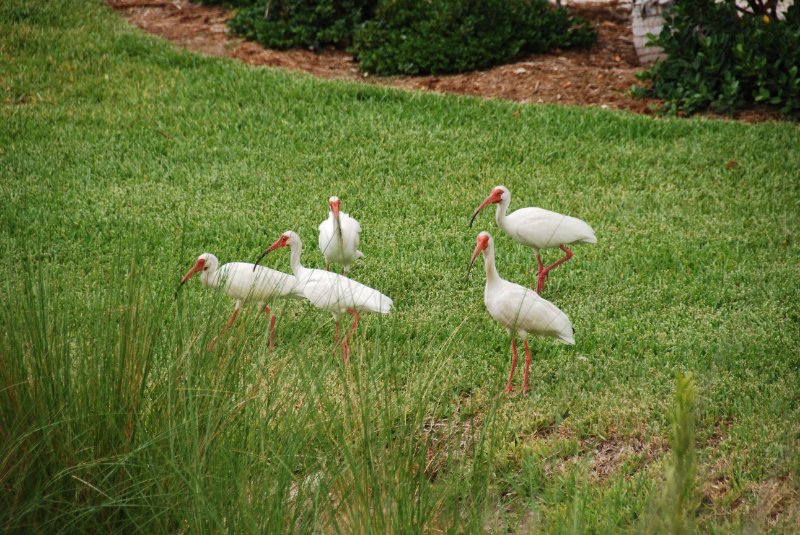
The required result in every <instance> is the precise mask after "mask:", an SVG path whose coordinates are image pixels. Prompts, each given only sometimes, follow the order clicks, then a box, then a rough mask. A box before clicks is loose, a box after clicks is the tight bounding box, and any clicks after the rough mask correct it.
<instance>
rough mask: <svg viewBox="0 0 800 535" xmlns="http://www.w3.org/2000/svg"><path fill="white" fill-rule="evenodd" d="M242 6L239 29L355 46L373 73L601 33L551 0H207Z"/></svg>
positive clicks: (274, 42) (470, 59) (478, 65)
mask: <svg viewBox="0 0 800 535" xmlns="http://www.w3.org/2000/svg"><path fill="white" fill-rule="evenodd" d="M205 3H217V4H224V5H228V6H231V7H239V9H237V10H236V12H235V15H234V16H233V18H231V20H230V21H229V23H228V26H229V27H230V29H231V31H232V32H233V33H234V34H236V35H239V36H241V37H244V38H246V39H250V40H252V41H256V42H258V43H261V44H262V45H264V46H266V47H268V48H276V49H287V48H298V47H310V48H319V47H323V46H334V47H338V48H341V49H344V48H348V49H349V50H350V51H351V52H352V53H353V55H354V56H355V57H356V58H357V59H358V60H359V67H360V68H361V69H362V70H363V71H365V72H369V73H375V74H380V75H392V74H429V73H433V74H437V73H451V72H465V71H471V70H475V69H482V68H485V67H490V66H492V65H498V64H501V63H505V62H509V61H512V60H514V59H515V58H518V57H520V56H522V55H524V54H532V53H537V52H538V53H543V52H548V51H550V50H552V49H554V48H573V47H581V46H583V47H585V46H589V45H591V44H593V43H594V42H595V41H596V40H597V33H596V32H595V31H594V30H593V29H592V28H591V26H590V25H589V24H588V23H586V22H585V21H582V20H580V19H578V18H574V17H570V16H569V14H568V13H567V10H566V9H564V8H555V7H552V6H550V5H548V3H547V2H546V1H545V0H511V1H509V0H433V1H429V2H419V1H417V0H386V1H378V0H349V1H347V2H340V1H332V0H314V1H307V0H270V1H267V2H263V1H258V0H237V1H235V2H229V1H226V0H205Z"/></svg>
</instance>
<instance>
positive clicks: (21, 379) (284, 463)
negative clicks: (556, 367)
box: [0, 265, 493, 533]
mask: <svg viewBox="0 0 800 535" xmlns="http://www.w3.org/2000/svg"><path fill="white" fill-rule="evenodd" d="M112 271H113V272H115V273H120V275H117V276H110V278H109V280H111V281H112V284H110V285H109V286H108V287H103V288H97V289H96V290H93V291H92V292H90V295H89V296H86V297H84V299H85V302H84V303H80V302H79V300H78V299H76V298H75V297H74V296H71V295H70V293H69V292H68V291H65V290H61V289H59V288H58V285H57V284H55V283H54V281H53V278H52V276H51V275H49V274H47V273H42V272H36V273H26V274H24V275H23V276H21V277H20V278H19V279H15V280H12V281H9V282H8V285H9V286H8V288H7V290H8V291H7V295H9V296H10V299H9V302H8V303H7V306H5V307H3V308H2V311H0V322H2V323H1V324H0V333H2V334H1V335H0V350H1V351H2V357H3V358H2V359H0V379H1V380H2V385H0V477H1V478H2V485H3V489H4V492H3V493H2V497H0V526H2V527H3V529H4V530H10V531H14V530H34V531H47V532H62V531H70V532H75V531H90V530H93V531H96V530H98V529H99V530H100V531H109V532H127V531H148V532H174V531H180V530H188V531H192V532H207V531H211V532H219V531H223V530H228V529H230V530H233V531H248V532H252V531H272V532H274V531H289V532H294V531H297V532H308V531H315V530H323V531H330V530H333V531H345V532H359V533H374V532H404V531H420V530H424V529H426V527H428V526H431V525H436V526H444V527H448V528H458V526H462V528H463V526H467V525H469V524H470V523H475V522H479V521H480V518H478V517H476V516H475V515H474V514H473V513H472V512H470V511H469V510H466V511H465V510H462V509H461V508H460V506H459V504H463V503H470V504H476V506H477V507H478V509H477V510H478V511H480V508H479V506H480V505H481V500H482V498H481V496H483V495H485V492H486V489H487V488H488V484H487V480H486V478H485V471H483V469H482V468H479V469H478V470H473V468H472V467H473V465H474V464H477V465H478V466H479V467H480V466H481V463H482V462H483V458H484V456H485V452H484V451H483V448H484V445H485V444H486V441H487V440H491V436H489V435H490V432H491V428H492V418H493V417H492V416H491V414H490V415H488V416H483V417H482V418H480V420H479V421H480V425H474V426H466V427H465V426H464V425H463V424H462V422H461V421H460V419H459V417H458V415H457V414H455V415H454V414H453V413H452V411H451V410H450V408H451V406H452V405H451V403H450V402H451V400H450V396H451V392H453V388H452V385H451V384H449V382H448V374H447V373H446V372H447V371H448V369H449V368H451V367H452V366H453V360H452V359H453V357H454V355H453V354H452V352H451V348H450V347H449V345H448V344H445V345H444V346H442V347H441V348H439V350H438V354H439V357H440V358H438V359H436V360H435V361H432V362H431V363H427V362H426V363H418V364H414V363H413V361H410V360H408V359H404V358H400V357H401V356H402V355H404V354H406V352H408V351H409V345H408V343H407V342H405V341H403V340H402V338H401V337H399V336H397V333H396V332H395V328H394V326H393V325H392V323H391V320H390V321H387V322H384V323H378V324H373V325H371V327H372V328H371V330H370V338H369V342H365V343H364V344H365V347H361V346H360V345H359V344H360V342H358V341H356V344H357V345H356V348H355V351H354V354H353V356H352V361H353V362H352V364H351V365H350V366H346V365H343V364H342V362H341V359H340V358H339V357H336V358H334V357H333V356H331V354H330V352H329V347H328V346H327V344H322V345H320V343H319V339H320V338H322V337H323V336H325V335H329V334H330V333H328V332H327V331H324V330H320V329H318V328H316V325H317V324H319V313H318V312H317V311H314V310H313V309H311V308H310V307H303V306H296V307H294V308H291V307H289V308H288V309H286V310H281V312H282V314H281V315H282V317H288V318H291V323H292V326H287V331H286V332H284V336H283V337H282V339H281V345H280V346H279V347H278V349H276V350H275V351H274V352H269V351H267V350H266V343H265V342H266V337H265V336H264V332H265V322H264V321H263V317H262V316H263V315H261V314H250V315H249V316H248V315H247V314H243V316H245V317H244V319H243V320H241V321H240V323H239V324H237V325H236V327H235V328H233V329H231V330H230V331H229V333H228V334H227V335H226V336H225V337H224V338H223V340H222V341H221V343H220V344H219V346H218V348H219V349H218V351H217V352H215V353H209V352H208V351H206V350H205V347H206V344H207V342H208V341H210V340H211V338H212V337H213V336H214V334H216V331H217V330H218V329H219V327H220V325H219V322H221V321H222V320H223V319H224V318H225V317H226V313H227V312H228V311H229V306H230V303H229V302H228V301H227V300H226V299H225V298H223V297H222V296H220V295H215V294H213V293H208V292H203V293H198V292H186V291H185V290H184V291H183V294H181V295H180V296H179V298H178V299H177V300H176V301H173V300H172V298H171V295H172V293H171V291H170V290H171V288H163V287H159V286H158V285H153V284H149V283H148V282H147V281H148V280H151V279H152V276H148V274H146V273H141V272H140V271H139V268H137V267H136V266H135V265H133V266H130V267H126V268H119V267H117V268H115V269H114V270H112ZM149 275H152V274H149ZM87 302H88V303H89V304H90V306H86V303H87ZM297 305H300V304H299V303H297ZM198 311H203V313H202V314H201V313H199V312H198ZM211 318H213V319H211ZM295 329H296V330H295ZM451 339H452V337H451ZM309 340H310V341H309ZM326 342H327V338H326ZM471 421H472V420H471ZM474 422H478V420H474ZM434 481H437V485H436V486H435V487H434V486H433V482H434ZM464 482H467V483H468V485H466V486H464ZM460 529H461V528H460Z"/></svg>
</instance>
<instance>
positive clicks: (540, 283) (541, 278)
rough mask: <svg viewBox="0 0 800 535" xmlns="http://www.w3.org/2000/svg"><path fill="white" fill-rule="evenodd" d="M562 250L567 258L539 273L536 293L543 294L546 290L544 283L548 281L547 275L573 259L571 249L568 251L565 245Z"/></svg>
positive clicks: (561, 247)
mask: <svg viewBox="0 0 800 535" xmlns="http://www.w3.org/2000/svg"><path fill="white" fill-rule="evenodd" d="M560 249H561V250H562V251H564V252H565V253H566V256H565V257H564V258H562V259H561V260H559V261H558V262H556V263H555V264H551V265H549V266H547V267H546V268H544V271H540V272H539V279H538V280H537V281H536V293H539V294H540V293H542V290H543V289H544V281H546V280H547V273H548V272H549V271H550V270H551V269H553V268H554V267H558V266H560V265H561V264H563V263H564V262H566V261H567V260H569V259H570V258H572V251H570V250H569V249H567V248H566V247H564V246H563V245H562V246H560Z"/></svg>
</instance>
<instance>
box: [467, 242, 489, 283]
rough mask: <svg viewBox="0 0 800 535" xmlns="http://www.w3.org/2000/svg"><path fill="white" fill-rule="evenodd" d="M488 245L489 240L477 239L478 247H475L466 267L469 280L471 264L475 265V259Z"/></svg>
mask: <svg viewBox="0 0 800 535" xmlns="http://www.w3.org/2000/svg"><path fill="white" fill-rule="evenodd" d="M488 244H489V240H481V239H478V245H476V246H475V251H473V252H472V258H470V260H469V266H468V267H467V278H469V272H470V271H471V270H472V264H474V263H475V259H476V258H478V255H479V254H481V251H483V250H484V249H486V246H487V245H488Z"/></svg>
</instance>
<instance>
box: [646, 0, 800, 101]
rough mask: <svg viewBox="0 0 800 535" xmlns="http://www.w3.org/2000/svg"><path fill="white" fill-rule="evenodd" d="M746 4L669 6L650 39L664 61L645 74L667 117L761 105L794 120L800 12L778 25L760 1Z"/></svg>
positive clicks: (703, 0)
mask: <svg viewBox="0 0 800 535" xmlns="http://www.w3.org/2000/svg"><path fill="white" fill-rule="evenodd" d="M750 4H751V7H750V8H749V9H747V10H744V11H747V12H744V11H743V10H739V9H737V8H736V6H735V5H733V4H732V3H717V2H715V1H714V0H678V2H677V3H676V4H675V5H674V6H673V7H672V9H671V10H670V12H669V13H668V15H667V16H666V17H665V25H664V29H663V30H662V32H661V35H660V36H658V38H657V39H655V40H654V44H657V45H658V46H661V47H663V49H664V51H665V52H666V54H667V59H665V60H664V61H662V62H660V63H657V64H656V65H655V66H653V67H652V68H651V69H650V70H649V71H647V72H646V73H644V75H643V77H644V78H646V79H651V80H652V82H653V86H652V90H651V93H652V94H653V95H654V96H656V97H658V98H661V99H664V100H666V101H667V103H666V105H665V108H664V109H665V110H666V111H672V112H677V111H681V112H685V113H692V112H694V111H697V110H704V109H711V110H713V111H716V112H721V113H732V112H733V111H734V110H736V109H740V108H744V107H748V106H752V105H753V104H757V103H763V104H769V105H772V106H776V107H778V108H779V109H780V111H781V112H782V113H784V114H788V115H794V116H797V115H799V114H800V72H798V69H800V6H798V2H797V1H795V2H794V3H793V5H792V6H790V7H789V9H788V11H787V12H786V14H785V17H784V18H782V19H781V18H779V17H778V16H777V14H776V12H775V11H774V10H771V9H769V7H768V6H767V7H764V5H763V3H761V2H760V1H759V0H753V2H751V3H750ZM759 6H761V7H760V8H759Z"/></svg>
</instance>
